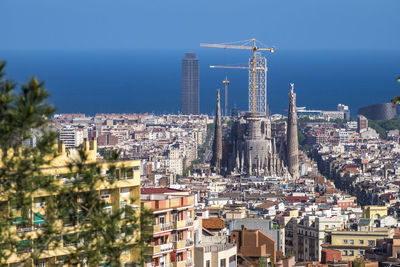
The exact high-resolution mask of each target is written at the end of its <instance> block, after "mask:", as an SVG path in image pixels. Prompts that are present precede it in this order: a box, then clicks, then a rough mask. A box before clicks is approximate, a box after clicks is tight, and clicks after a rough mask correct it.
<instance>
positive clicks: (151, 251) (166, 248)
mask: <svg viewBox="0 0 400 267" xmlns="http://www.w3.org/2000/svg"><path fill="white" fill-rule="evenodd" d="M173 247H174V246H173V243H166V244H162V245H156V246H152V247H150V248H149V253H148V254H151V255H154V254H158V253H162V252H167V251H169V250H172V248H173Z"/></svg>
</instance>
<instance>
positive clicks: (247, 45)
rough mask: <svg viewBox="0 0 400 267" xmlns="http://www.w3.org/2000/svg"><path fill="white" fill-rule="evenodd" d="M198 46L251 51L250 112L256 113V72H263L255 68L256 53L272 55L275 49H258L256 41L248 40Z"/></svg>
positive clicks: (231, 67)
mask: <svg viewBox="0 0 400 267" xmlns="http://www.w3.org/2000/svg"><path fill="white" fill-rule="evenodd" d="M234 43H242V44H239V45H237V44H234ZM200 46H202V47H215V48H224V49H245V50H252V51H253V62H252V63H253V64H252V67H251V72H252V75H253V84H252V89H253V103H252V111H253V112H254V113H256V112H257V99H256V91H257V81H256V78H257V70H258V69H262V70H265V71H266V69H265V68H259V67H257V61H256V56H257V52H258V51H270V52H271V53H273V52H274V51H275V48H273V47H271V48H266V47H262V48H260V47H258V46H257V44H256V39H254V38H253V39H250V40H246V41H239V42H233V43H226V44H205V43H201V44H200ZM210 68H228V69H249V68H250V67H235V66H210Z"/></svg>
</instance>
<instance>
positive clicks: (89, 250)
mask: <svg viewBox="0 0 400 267" xmlns="http://www.w3.org/2000/svg"><path fill="white" fill-rule="evenodd" d="M4 67H5V63H4V62H1V61H0V157H1V161H0V265H2V266H3V264H6V263H7V261H8V260H9V259H10V257H15V255H18V260H19V261H20V263H19V266H32V264H36V263H37V262H38V261H39V259H41V258H43V257H44V256H45V254H46V252H47V251H51V250H54V249H64V250H65V251H66V253H65V254H66V255H65V257H64V259H63V260H64V262H68V263H70V264H81V265H85V264H86V265H88V266H99V265H103V266H111V265H112V266H121V262H120V257H121V255H122V254H123V253H124V252H126V251H129V250H134V251H135V252H136V254H137V255H138V257H137V260H135V261H132V262H130V265H132V266H136V265H143V263H144V261H145V259H146V258H145V254H146V253H145V251H146V240H147V239H148V238H149V230H150V229H149V225H150V224H151V217H150V215H149V212H148V211H146V210H143V209H141V212H140V214H139V212H137V211H136V208H134V207H132V206H129V205H126V206H124V207H123V208H120V209H113V211H112V212H111V213H110V212H107V210H106V209H105V206H106V203H105V202H104V201H103V200H102V199H101V198H100V197H99V192H98V190H96V189H95V188H96V184H98V183H99V182H102V181H105V180H107V181H106V182H108V183H111V184H112V183H113V182H115V181H117V180H118V179H117V178H116V177H119V176H118V174H117V172H124V171H125V170H124V168H118V169H117V168H116V167H115V166H114V164H113V160H115V159H116V158H115V157H116V155H117V153H111V154H110V155H113V156H114V158H111V159H110V163H109V173H108V175H107V176H105V175H101V173H100V168H99V166H98V165H97V164H96V163H88V162H87V155H86V154H85V152H84V150H83V149H82V150H79V153H78V154H79V155H78V157H77V160H75V161H74V162H71V163H70V165H69V166H68V169H69V172H68V173H67V174H63V177H65V178H67V179H70V181H71V183H69V184H68V186H66V185H64V184H63V183H57V178H56V177H54V176H53V175H46V174H44V173H43V166H46V165H49V164H51V162H52V160H53V159H54V158H55V157H56V156H57V155H58V150H57V149H56V148H55V146H54V144H56V142H57V135H56V133H55V132H54V131H52V130H51V125H50V118H51V116H52V115H53V113H54V112H55V108H54V107H53V106H52V105H51V104H49V103H48V102H47V99H48V97H49V93H48V91H47V90H46V89H45V88H44V83H43V82H39V81H38V80H37V79H35V78H32V79H30V80H29V82H28V83H27V84H22V85H21V86H20V90H17V89H18V87H17V84H15V83H13V82H12V81H11V80H10V79H7V78H6V76H5V73H4ZM32 130H35V131H37V132H40V136H41V137H40V138H39V139H38V141H37V144H36V146H34V147H32V146H26V145H24V141H25V140H27V139H29V138H30V137H32ZM39 192H40V194H41V195H43V203H45V207H44V209H45V215H42V216H41V215H40V214H34V215H32V214H31V210H30V207H32V204H33V201H35V200H34V197H36V198H37V195H38V193H39ZM135 201H136V202H137V200H135V199H131V202H132V203H133V202H135ZM32 216H37V217H38V218H36V219H38V220H40V221H41V222H42V223H41V229H40V230H37V231H33V232H31V231H24V229H32V228H29V227H32V225H30V223H31V221H32V220H31V217H32ZM40 216H41V217H40ZM60 222H62V226H60ZM68 225H69V226H68ZM65 226H68V227H65ZM16 227H18V229H21V231H18V232H16V231H15V229H16ZM139 232H141V234H140V235H139V234H138V233H139ZM69 245H70V246H69Z"/></svg>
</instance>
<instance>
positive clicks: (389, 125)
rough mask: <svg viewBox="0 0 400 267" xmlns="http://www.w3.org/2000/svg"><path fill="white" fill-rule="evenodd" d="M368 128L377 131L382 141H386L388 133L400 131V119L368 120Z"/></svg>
mask: <svg viewBox="0 0 400 267" xmlns="http://www.w3.org/2000/svg"><path fill="white" fill-rule="evenodd" d="M368 126H369V127H371V128H373V129H375V131H376V132H377V133H379V136H380V137H381V138H382V139H386V138H387V135H386V132H387V131H390V130H395V129H400V118H394V119H391V120H376V121H374V120H368Z"/></svg>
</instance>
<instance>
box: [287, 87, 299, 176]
mask: <svg viewBox="0 0 400 267" xmlns="http://www.w3.org/2000/svg"><path fill="white" fill-rule="evenodd" d="M297 138H298V137H297V113H296V94H295V93H294V83H291V84H290V93H289V109H288V124H287V166H288V171H289V173H290V174H291V175H292V178H293V179H297V178H299V159H298V154H299V151H298V149H299V143H298V139H297Z"/></svg>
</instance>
